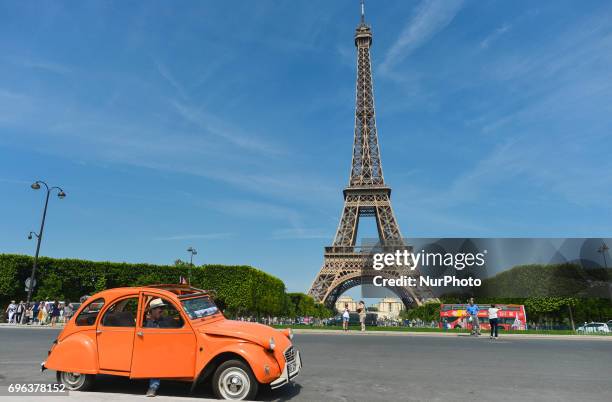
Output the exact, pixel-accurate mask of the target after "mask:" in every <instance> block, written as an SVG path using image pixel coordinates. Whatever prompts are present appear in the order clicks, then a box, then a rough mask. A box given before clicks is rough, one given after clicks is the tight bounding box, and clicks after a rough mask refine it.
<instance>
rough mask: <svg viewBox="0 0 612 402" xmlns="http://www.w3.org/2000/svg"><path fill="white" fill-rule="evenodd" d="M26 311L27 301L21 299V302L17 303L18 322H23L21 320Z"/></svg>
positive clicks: (16, 318) (16, 314) (16, 320)
mask: <svg viewBox="0 0 612 402" xmlns="http://www.w3.org/2000/svg"><path fill="white" fill-rule="evenodd" d="M24 313H25V303H24V302H23V300H20V301H19V304H18V305H17V312H16V313H15V322H16V323H17V324H21V320H22V318H23V317H24V315H25V314H24Z"/></svg>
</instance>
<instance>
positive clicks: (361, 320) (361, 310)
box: [357, 300, 366, 332]
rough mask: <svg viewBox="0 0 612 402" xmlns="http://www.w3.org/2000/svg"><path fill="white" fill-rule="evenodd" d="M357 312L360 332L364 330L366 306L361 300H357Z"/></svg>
mask: <svg viewBox="0 0 612 402" xmlns="http://www.w3.org/2000/svg"><path fill="white" fill-rule="evenodd" d="M357 312H358V313H359V323H360V324H361V332H364V331H365V330H366V324H365V320H366V306H365V303H364V301H363V300H361V301H359V305H358V306H357Z"/></svg>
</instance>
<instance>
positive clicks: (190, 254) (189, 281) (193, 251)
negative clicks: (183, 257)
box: [187, 247, 198, 285]
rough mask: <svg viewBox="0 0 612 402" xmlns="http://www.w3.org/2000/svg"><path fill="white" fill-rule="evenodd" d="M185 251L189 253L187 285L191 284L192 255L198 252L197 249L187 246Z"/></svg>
mask: <svg viewBox="0 0 612 402" xmlns="http://www.w3.org/2000/svg"><path fill="white" fill-rule="evenodd" d="M187 252H188V253H189V274H188V275H187V282H188V283H189V285H191V268H192V267H193V256H194V255H196V254H198V251H197V250H196V249H195V248H193V247H189V248H188V249H187Z"/></svg>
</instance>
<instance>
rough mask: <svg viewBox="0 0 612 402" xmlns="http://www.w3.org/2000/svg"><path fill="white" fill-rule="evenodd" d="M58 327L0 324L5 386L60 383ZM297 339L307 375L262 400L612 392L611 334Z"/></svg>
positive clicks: (123, 392) (105, 384)
mask: <svg viewBox="0 0 612 402" xmlns="http://www.w3.org/2000/svg"><path fill="white" fill-rule="evenodd" d="M57 332H58V330H52V329H12V328H0V387H2V386H7V385H8V384H11V383H20V384H23V383H53V382H54V379H55V373H53V372H50V371H46V372H45V373H43V374H41V373H40V372H39V364H40V362H41V361H42V360H43V359H44V357H45V354H46V351H47V349H48V347H49V345H50V343H51V341H52V340H53V339H54V338H55V336H56V334H57ZM294 341H295V344H296V346H297V347H298V348H299V349H300V350H301V353H302V357H303V362H304V368H303V370H302V373H301V374H300V376H299V377H298V378H297V379H296V382H295V384H294V385H292V386H291V385H290V386H286V387H283V388H280V389H277V390H274V391H269V390H268V391H267V392H264V393H260V395H259V398H260V399H261V400H292V401H390V400H418V401H422V400H423V401H438V400H439V401H457V400H461V401H462V400H465V401H467V400H477V399H480V400H496V401H500V400H501V401H506V400H507V401H510V400H512V401H516V400H522V401H535V400H537V401H548V400H550V401H559V400H568V401H570V400H572V401H574V400H580V401H610V400H612V380H611V379H612V342H610V341H597V340H592V341H591V340H580V341H576V340H563V339H521V338H506V339H504V338H500V339H499V340H497V341H491V340H489V339H488V338H487V337H481V338H474V337H469V336H465V335H458V336H451V337H449V336H444V337H440V336H437V337H436V336H385V335H371V334H368V335H367V336H363V335H361V334H359V333H354V334H350V335H346V334H335V335H334V334H298V335H296V337H295V340H294ZM146 386H147V383H146V381H131V380H127V379H123V378H115V377H109V376H103V377H100V378H98V379H97V381H96V389H95V391H92V392H89V393H76V392H73V393H71V396H70V397H69V398H68V399H69V400H108V399H109V398H113V399H118V400H136V399H138V400H141V398H142V395H143V394H144V392H145V390H146ZM109 394H111V395H110V397H109ZM5 395H6V394H5ZM160 395H162V396H165V397H169V398H163V397H162V398H159V399H162V400H163V399H170V398H172V399H178V398H189V397H194V396H195V397H198V398H199V399H200V400H202V398H212V392H211V390H210V387H207V386H201V387H199V388H198V389H197V390H196V392H195V394H193V395H191V394H189V385H187V384H184V383H179V382H170V381H162V386H161V388H160ZM9 398H10V399H14V400H21V401H24V400H25V398H23V397H20V398H17V397H9ZM50 398H51V399H49V401H50V402H53V401H56V400H59V399H63V398H57V397H50ZM3 399H7V397H6V396H5V397H4V398H3ZM45 399H47V398H45ZM31 400H40V398H37V399H31Z"/></svg>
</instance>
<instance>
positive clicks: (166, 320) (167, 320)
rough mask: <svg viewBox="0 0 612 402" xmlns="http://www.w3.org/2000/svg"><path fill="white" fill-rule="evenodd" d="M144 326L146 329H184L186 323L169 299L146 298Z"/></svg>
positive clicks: (143, 317)
mask: <svg viewBox="0 0 612 402" xmlns="http://www.w3.org/2000/svg"><path fill="white" fill-rule="evenodd" d="M144 306H145V308H144V311H143V316H142V326H143V327H145V328H182V327H183V325H184V324H185V322H184V321H183V317H181V313H179V311H178V310H177V309H176V307H174V304H172V302H170V301H169V300H167V299H164V298H161V297H156V296H145V300H144Z"/></svg>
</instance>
